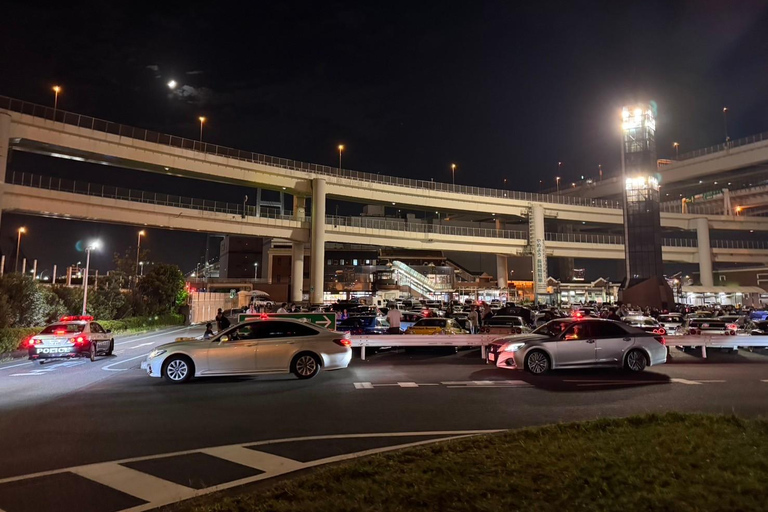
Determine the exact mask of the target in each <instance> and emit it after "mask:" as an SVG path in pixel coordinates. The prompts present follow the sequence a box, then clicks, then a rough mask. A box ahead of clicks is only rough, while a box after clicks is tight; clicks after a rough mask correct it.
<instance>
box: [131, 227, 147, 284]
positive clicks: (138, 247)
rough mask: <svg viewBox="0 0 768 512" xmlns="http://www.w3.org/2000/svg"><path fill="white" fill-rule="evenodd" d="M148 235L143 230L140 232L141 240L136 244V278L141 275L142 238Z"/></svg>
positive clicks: (134, 273)
mask: <svg viewBox="0 0 768 512" xmlns="http://www.w3.org/2000/svg"><path fill="white" fill-rule="evenodd" d="M146 234H147V232H146V231H144V230H143V229H142V230H141V231H139V239H138V241H137V242H136V270H135V271H134V272H133V275H134V276H137V275H139V252H140V251H141V237H143V236H144V235H146Z"/></svg>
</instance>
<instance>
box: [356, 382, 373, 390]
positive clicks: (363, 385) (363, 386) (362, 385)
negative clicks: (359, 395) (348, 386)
mask: <svg viewBox="0 0 768 512" xmlns="http://www.w3.org/2000/svg"><path fill="white" fill-rule="evenodd" d="M355 389H373V384H371V383H370V382H355Z"/></svg>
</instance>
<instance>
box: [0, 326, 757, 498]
mask: <svg viewBox="0 0 768 512" xmlns="http://www.w3.org/2000/svg"><path fill="white" fill-rule="evenodd" d="M200 333H202V330H201V329H197V328H194V329H189V328H176V329H170V330H165V331H161V332H158V333H150V334H145V335H137V336H132V337H125V338H118V339H116V347H115V355H114V356H112V357H100V358H99V359H98V360H97V361H96V362H94V363H92V362H90V361H88V360H87V359H75V360H71V361H65V362H54V363H48V364H46V365H42V366H41V365H38V364H37V363H31V362H28V361H24V360H21V361H11V362H6V363H2V364H0V439H2V440H3V448H2V457H0V479H7V478H9V477H15V476H19V475H28V474H32V473H37V472H43V471H49V470H56V469H60V468H67V467H72V466H79V465H84V464H93V463H98V462H106V461H114V460H122V459H128V458H135V457H143V456H154V455H157V454H165V453H171V452H181V451H188V450H199V449H203V448H208V447H217V446H222V445H235V444H244V443H253V442H257V441H264V440H274V439H284V438H292V437H302V436H318V435H338V434H358V433H393V432H399V433H402V432H409V433H414V432H433V431H465V430H487V429H507V428H514V427H521V426H528V425H537V424H544V423H552V422H558V421H570V420H582V419H591V418H597V417H606V416H624V415H629V414H635V413H645V412H665V411H686V412H696V411H698V412H709V413H732V412H733V413H736V414H740V415H744V416H757V415H765V414H766V413H768V351H766V350H761V351H758V352H755V353H750V352H747V351H745V350H742V351H740V352H739V353H738V354H725V353H718V352H717V351H715V350H711V351H710V353H709V359H707V360H702V359H701V358H700V357H698V356H695V355H690V354H684V353H682V352H678V351H676V350H673V352H672V358H671V360H670V362H669V363H668V364H666V365H662V366H658V367H653V368H649V369H647V370H646V371H645V372H644V373H642V374H638V375H634V374H633V375H629V374H626V373H624V372H621V371H618V370H573V371H560V372H554V373H552V374H550V375H546V376H543V377H533V376H530V375H528V374H526V373H523V372H518V371H510V370H501V369H496V368H494V367H493V366H491V365H486V364H484V363H483V361H482V360H481V359H480V356H479V350H470V351H462V352H459V353H458V354H450V353H445V352H442V353H441V352H434V351H416V352H403V351H396V352H382V353H379V354H376V355H372V356H369V357H368V359H367V360H366V361H361V360H360V359H359V358H357V357H356V358H355V359H353V362H352V365H351V366H350V368H349V369H347V370H340V371H335V372H324V373H321V374H320V375H319V376H318V377H316V378H315V379H312V380H309V381H299V380H297V379H296V378H294V377H293V376H291V375H277V376H260V377H252V378H244V377H242V378H241V377H238V378H208V379H197V380H194V381H192V382H190V383H189V384H184V385H170V384H167V383H165V382H164V381H163V380H161V379H156V378H150V377H148V376H147V375H146V374H145V372H144V371H142V370H141V369H140V368H139V365H140V363H141V361H142V360H143V359H144V358H145V357H146V354H147V353H148V352H149V351H150V350H152V348H153V347H154V346H156V345H159V344H161V343H166V342H168V341H171V340H173V339H174V338H175V337H177V336H182V335H197V334H200ZM2 508H3V506H2V504H1V503H0V509H2ZM123 508H125V507H123ZM117 509H120V507H118V508H116V509H115V510H117Z"/></svg>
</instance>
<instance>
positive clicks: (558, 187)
mask: <svg viewBox="0 0 768 512" xmlns="http://www.w3.org/2000/svg"><path fill="white" fill-rule="evenodd" d="M555 185H556V186H557V193H558V194H559V193H560V176H558V177H557V178H555Z"/></svg>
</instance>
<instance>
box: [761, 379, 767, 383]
mask: <svg viewBox="0 0 768 512" xmlns="http://www.w3.org/2000/svg"><path fill="white" fill-rule="evenodd" d="M760 382H768V379H762V380H760Z"/></svg>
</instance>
